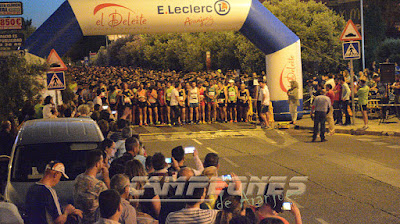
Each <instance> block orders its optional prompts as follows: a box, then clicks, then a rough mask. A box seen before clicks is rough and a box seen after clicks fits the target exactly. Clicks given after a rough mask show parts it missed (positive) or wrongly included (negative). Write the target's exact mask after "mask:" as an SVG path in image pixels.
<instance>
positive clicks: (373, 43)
mask: <svg viewBox="0 0 400 224" xmlns="http://www.w3.org/2000/svg"><path fill="white" fill-rule="evenodd" d="M380 7H381V6H380V4H378V5H374V6H373V7H368V8H367V9H366V11H365V16H364V18H365V29H364V30H365V31H364V35H365V36H364V38H365V58H366V65H367V67H368V65H371V64H372V62H373V61H375V60H376V58H375V50H376V48H377V47H378V46H379V44H380V43H382V41H383V40H384V39H385V31H386V26H385V23H384V21H383V20H382V12H381V8H380Z"/></svg>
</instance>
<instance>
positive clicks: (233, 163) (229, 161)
mask: <svg viewBox="0 0 400 224" xmlns="http://www.w3.org/2000/svg"><path fill="white" fill-rule="evenodd" d="M222 159H223V160H225V161H226V162H228V163H229V164H231V165H232V166H234V167H240V166H239V165H238V164H236V163H235V162H233V161H232V160H230V159H228V158H226V157H223V158H222Z"/></svg>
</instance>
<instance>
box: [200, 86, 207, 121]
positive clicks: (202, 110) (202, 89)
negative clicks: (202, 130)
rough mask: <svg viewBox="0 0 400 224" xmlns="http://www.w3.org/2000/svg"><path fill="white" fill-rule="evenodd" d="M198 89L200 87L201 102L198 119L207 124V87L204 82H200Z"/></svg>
mask: <svg viewBox="0 0 400 224" xmlns="http://www.w3.org/2000/svg"><path fill="white" fill-rule="evenodd" d="M198 89H199V97H200V98H199V103H200V107H199V112H200V113H199V115H200V116H198V120H200V124H205V123H206V101H205V99H204V92H205V89H206V88H205V87H204V86H203V83H202V82H200V83H199V85H198Z"/></svg>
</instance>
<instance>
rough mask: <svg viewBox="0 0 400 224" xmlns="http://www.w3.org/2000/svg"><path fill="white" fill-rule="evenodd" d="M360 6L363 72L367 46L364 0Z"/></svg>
mask: <svg viewBox="0 0 400 224" xmlns="http://www.w3.org/2000/svg"><path fill="white" fill-rule="evenodd" d="M360 8H361V10H360V11H361V13H360V16H361V37H362V39H361V55H362V67H363V72H364V70H365V47H364V45H365V44H364V43H365V41H364V38H365V36H364V4H363V0H360Z"/></svg>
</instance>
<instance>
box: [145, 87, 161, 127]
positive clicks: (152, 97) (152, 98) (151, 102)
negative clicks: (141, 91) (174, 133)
mask: <svg viewBox="0 0 400 224" xmlns="http://www.w3.org/2000/svg"><path fill="white" fill-rule="evenodd" d="M157 97H158V95H157V90H156V89H155V87H154V86H150V88H149V89H148V90H147V104H148V111H149V120H150V125H153V124H159V121H158V108H157ZM153 115H154V123H153Z"/></svg>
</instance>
